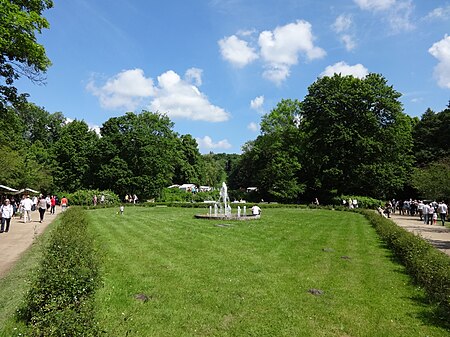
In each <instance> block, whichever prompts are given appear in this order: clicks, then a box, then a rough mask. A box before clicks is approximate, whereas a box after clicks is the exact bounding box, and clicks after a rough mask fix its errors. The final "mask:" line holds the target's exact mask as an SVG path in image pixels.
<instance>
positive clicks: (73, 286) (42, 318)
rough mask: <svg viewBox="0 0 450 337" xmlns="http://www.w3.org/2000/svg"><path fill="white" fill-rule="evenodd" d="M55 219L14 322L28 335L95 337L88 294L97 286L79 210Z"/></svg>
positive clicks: (96, 270)
mask: <svg viewBox="0 0 450 337" xmlns="http://www.w3.org/2000/svg"><path fill="white" fill-rule="evenodd" d="M61 217H62V218H61V223H60V224H59V226H58V227H57V228H56V229H55V230H54V231H53V232H52V235H51V238H50V242H49V244H48V246H47V247H46V251H45V252H44V254H43V255H44V256H43V260H42V262H41V264H40V267H39V269H38V271H37V274H36V277H35V279H34V281H33V282H32V284H31V288H30V290H29V292H28V293H27V295H26V299H25V303H24V305H23V306H22V308H21V309H20V310H19V311H18V318H19V319H21V320H23V321H24V322H25V323H26V324H27V325H28V326H29V328H30V330H31V333H30V334H31V335H32V336H97V335H98V331H99V329H98V327H97V325H96V323H95V320H94V316H95V315H94V304H93V295H94V293H95V291H96V289H97V287H98V286H99V284H100V275H99V261H98V260H97V258H96V254H95V251H94V245H93V239H92V238H91V237H90V236H89V234H88V232H87V226H88V220H87V217H86V214H85V211H83V210H82V209H80V208H71V209H68V210H67V211H66V212H64V213H63V214H62V215H61Z"/></svg>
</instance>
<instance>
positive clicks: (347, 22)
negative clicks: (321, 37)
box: [331, 14, 353, 33]
mask: <svg viewBox="0 0 450 337" xmlns="http://www.w3.org/2000/svg"><path fill="white" fill-rule="evenodd" d="M352 24H353V20H352V17H351V15H347V14H341V15H339V16H338V17H337V18H336V20H335V21H334V23H333V25H332V26H331V27H332V28H333V30H334V31H335V32H336V33H343V32H346V31H348V30H349V29H350V27H351V26H352Z"/></svg>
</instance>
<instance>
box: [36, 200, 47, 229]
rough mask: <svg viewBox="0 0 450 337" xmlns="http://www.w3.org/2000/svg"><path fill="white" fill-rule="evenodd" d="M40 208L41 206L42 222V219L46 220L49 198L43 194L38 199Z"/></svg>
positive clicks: (40, 216)
mask: <svg viewBox="0 0 450 337" xmlns="http://www.w3.org/2000/svg"><path fill="white" fill-rule="evenodd" d="M38 208H39V222H41V223H42V221H44V214H45V211H46V210H47V200H46V199H45V198H44V196H42V195H41V196H40V198H39V200H38Z"/></svg>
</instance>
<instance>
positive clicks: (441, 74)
mask: <svg viewBox="0 0 450 337" xmlns="http://www.w3.org/2000/svg"><path fill="white" fill-rule="evenodd" d="M428 52H429V53H430V54H431V55H433V56H434V57H435V58H437V59H438V61H439V63H438V64H437V66H436V67H435V68H434V77H435V78H436V80H437V83H438V85H439V86H440V87H442V88H448V89H450V36H448V35H445V37H444V38H443V39H442V40H440V41H438V42H436V43H434V44H433V45H432V46H431V48H430V49H428Z"/></svg>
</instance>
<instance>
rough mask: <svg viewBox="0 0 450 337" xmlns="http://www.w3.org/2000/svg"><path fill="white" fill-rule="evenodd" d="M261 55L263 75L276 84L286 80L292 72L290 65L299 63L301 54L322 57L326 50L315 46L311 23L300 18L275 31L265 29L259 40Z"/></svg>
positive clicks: (308, 57)
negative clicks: (263, 67)
mask: <svg viewBox="0 0 450 337" xmlns="http://www.w3.org/2000/svg"><path fill="white" fill-rule="evenodd" d="M258 43H259V46H260V48H261V57H262V59H263V60H264V62H265V69H266V70H265V71H264V73H263V76H264V77H265V78H267V79H269V80H271V81H273V82H275V83H276V84H280V83H281V82H282V81H284V80H285V79H286V78H287V77H288V76H289V73H290V67H291V66H293V65H296V64H297V63H298V57H299V54H301V53H302V54H304V55H306V58H307V59H308V60H313V59H317V58H322V57H323V56H325V54H326V53H325V51H324V50H323V49H322V48H319V47H317V46H314V36H313V34H312V27H311V24H310V23H309V22H307V21H303V20H298V21H296V22H295V23H289V24H287V25H285V26H281V27H276V28H275V30H274V31H263V32H262V33H261V34H260V35H259V40H258Z"/></svg>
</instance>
